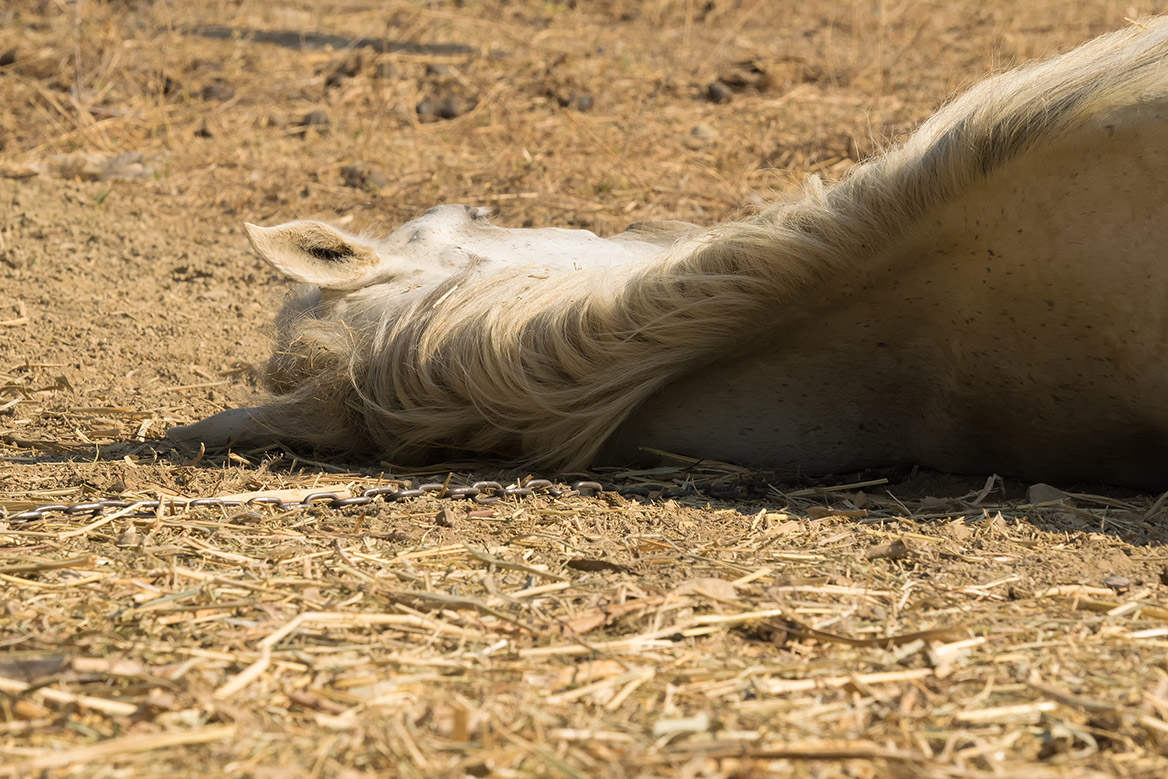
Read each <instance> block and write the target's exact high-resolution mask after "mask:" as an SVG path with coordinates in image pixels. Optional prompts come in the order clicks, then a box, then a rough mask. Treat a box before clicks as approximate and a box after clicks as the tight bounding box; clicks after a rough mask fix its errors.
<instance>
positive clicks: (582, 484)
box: [0, 479, 663, 523]
mask: <svg viewBox="0 0 1168 779" xmlns="http://www.w3.org/2000/svg"><path fill="white" fill-rule="evenodd" d="M628 489H629V488H624V489H618V488H616V487H613V486H612V485H608V486H604V485H602V484H600V482H595V481H578V482H575V483H574V484H572V486H570V487H561V486H556V485H555V484H554V483H552V482H551V481H549V480H548V479H532V480H530V481H528V482H526V483H524V484H523V485H522V486H520V485H516V486H514V487H504V486H503V485H502V484H500V483H499V482H497V481H476V482H475V483H474V484H471V485H470V486H466V487H451V486H449V485H448V484H442V483H434V484H422V485H420V486H418V487H409V488H406V489H398V488H397V487H389V486H382V487H371V488H369V489H367V490H364V491H363V492H361V494H359V495H355V496H347V495H338V494H337V493H335V492H313V493H310V494H308V495H305V496H304V497H303V498H302V499H301V500H295V501H286V500H283V499H281V498H279V497H276V496H274V495H258V496H256V497H254V498H248V499H247V500H235V499H232V498H189V499H188V498H160V499H156V500H139V501H128V500H120V499H116V498H114V499H109V500H93V501H86V502H84V503H46V504H44V505H42V506H37V507H35V508H31V509H28V510H26V511H21V512H19V513H17V514H9V513H8V512H7V511H3V510H0V519H5V520H7V521H8V522H10V523H24V522H35V521H37V520H40V519H45V518H46V517H47V516H49V515H51V514H63V515H65V516H68V517H74V516H79V515H83V514H88V515H95V516H96V515H99V514H104V513H105V512H107V511H111V510H112V511H117V510H122V509H133V511H132V512H130V514H128V515H127V516H129V515H133V516H151V515H154V514H155V513H156V512H158V511H170V512H175V511H181V510H183V509H208V508H249V507H260V506H270V507H271V508H274V509H275V510H277V511H292V510H295V509H302V508H313V507H316V508H321V507H323V508H328V509H342V508H346V507H348V506H368V505H369V504H371V503H373V502H374V501H376V500H380V501H381V502H383V503H399V502H401V501H404V500H409V499H411V498H420V497H422V496H424V495H432V496H434V497H436V498H449V499H463V500H473V501H474V502H475V503H480V504H490V503H497V502H499V501H500V500H502V499H503V498H526V497H530V496H531V495H536V494H540V495H548V496H550V497H553V498H562V497H567V496H570V495H587V496H592V495H597V494H598V493H600V492H603V491H616V492H621V493H625V492H626V491H627V490H628ZM661 489H663V488H661ZM635 492H639V490H635ZM630 494H635V493H630Z"/></svg>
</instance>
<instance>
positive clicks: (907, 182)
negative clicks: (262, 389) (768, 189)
mask: <svg viewBox="0 0 1168 779" xmlns="http://www.w3.org/2000/svg"><path fill="white" fill-rule="evenodd" d="M1166 120H1168V24H1165V23H1164V22H1155V23H1152V24H1149V25H1148V27H1147V28H1145V29H1139V30H1135V29H1133V30H1128V31H1123V32H1119V33H1114V34H1112V35H1110V36H1105V37H1103V38H1101V39H1097V40H1096V41H1093V42H1091V43H1088V44H1086V45H1085V46H1083V47H1080V48H1079V49H1077V50H1076V51H1074V52H1071V53H1069V54H1066V55H1063V56H1061V57H1057V58H1054V59H1051V60H1048V61H1046V62H1042V63H1038V64H1035V65H1030V66H1027V67H1024V68H1022V69H1020V70H1018V71H1015V72H1013V73H1010V74H1006V75H1004V76H1001V77H998V78H996V79H991V80H989V81H987V82H984V83H983V84H981V85H979V86H978V87H975V88H974V89H973V90H971V91H970V92H969V93H967V94H966V95H965V96H964V97H962V98H961V99H959V100H957V101H955V102H954V103H953V104H951V105H950V106H948V107H947V108H945V109H944V110H942V111H941V112H940V113H939V114H938V115H937V116H935V117H934V118H933V119H931V120H930V121H929V122H927V123H926V124H925V125H924V126H923V127H922V128H921V129H920V130H918V132H917V133H916V134H914V136H913V137H912V138H910V139H909V140H908V141H907V142H906V143H905V144H904V145H903V146H901V147H899V148H897V149H894V150H892V151H890V152H888V153H887V154H885V155H884V156H882V157H880V158H877V159H875V160H873V161H870V162H868V163H865V164H864V165H861V166H857V168H855V169H853V171H852V172H851V173H850V174H849V175H848V176H847V177H845V179H844V180H842V181H841V182H840V183H839V184H837V185H835V186H833V187H831V188H826V189H825V188H822V187H821V186H820V185H818V184H817V183H816V182H811V183H810V184H809V188H808V191H807V192H806V193H805V196H804V197H803V199H801V200H796V201H792V202H788V203H780V204H777V205H775V206H771V207H769V208H768V209H766V210H764V211H762V212H761V213H759V214H758V215H757V216H755V217H753V218H751V219H747V220H744V221H741V222H733V223H729V224H726V225H722V226H719V227H715V228H711V229H709V230H705V231H700V230H698V229H697V228H694V227H693V226H690V225H685V224H682V223H666V224H647V225H641V226H637V227H634V228H632V229H630V231H628V232H626V233H623V234H621V235H620V236H614V237H613V238H610V239H600V238H597V237H596V236H594V235H592V234H591V233H587V232H584V231H559V230H504V229H502V228H497V227H494V226H491V225H489V223H487V222H486V221H485V219H483V217H482V214H481V213H480V212H479V211H477V210H473V209H463V208H461V207H442V208H440V209H437V210H432V211H431V212H428V213H427V214H426V215H423V217H421V218H420V219H418V220H415V221H414V222H411V223H409V224H407V225H406V226H404V227H403V228H401V229H399V230H398V231H396V232H395V233H394V234H393V235H391V236H390V238H389V239H386V240H385V241H368V240H366V239H361V238H358V237H355V236H349V235H346V234H344V233H341V232H340V231H336V230H334V229H333V228H330V227H328V226H327V225H321V224H319V223H310V222H296V223H291V224H290V225H285V226H282V227H277V228H253V227H250V226H249V234H250V237H251V239H252V242H253V245H254V246H255V248H256V250H257V251H258V253H259V254H260V255H261V256H262V257H264V258H265V259H267V260H268V261H269V262H270V263H271V264H272V265H273V266H275V267H276V268H278V269H279V270H281V271H282V272H283V273H285V274H286V275H289V276H290V277H292V278H294V279H296V280H298V281H301V282H305V283H306V284H307V285H308V286H307V287H305V288H303V289H302V290H301V291H300V292H298V293H296V294H295V295H293V297H292V298H291V299H290V302H289V303H288V304H287V306H286V308H285V312H284V314H283V315H282V317H281V320H280V325H279V329H280V337H279V343H278V347H277V350H276V354H275V356H274V357H273V358H272V362H271V364H270V365H269V369H268V375H267V383H268V385H269V387H270V388H271V389H272V390H273V392H274V393H275V394H274V396H273V398H272V399H271V402H270V403H269V404H268V405H266V406H262V407H258V408H254V409H237V410H232V411H228V412H223V413H222V414H219V415H216V416H214V417H210V418H209V419H207V420H204V421H202V422H199V423H196V424H194V425H191V426H187V427H183V428H177V429H175V430H173V431H171V433H170V435H171V437H172V438H173V439H175V440H176V441H178V442H179V443H192V444H193V443H195V442H202V443H205V444H206V445H208V446H209V447H212V448H223V447H226V446H229V445H233V444H234V445H243V444H254V443H261V442H264V441H267V440H272V439H276V438H282V439H285V440H301V441H307V442H309V443H313V444H317V445H320V446H324V447H329V448H339V449H349V450H353V449H368V450H372V451H375V452H377V453H378V454H380V455H381V456H382V457H387V458H390V459H393V460H395V461H398V462H406V461H415V460H426V459H435V458H441V457H443V456H449V455H451V454H459V455H465V454H467V453H469V454H472V455H491V456H502V457H506V458H511V459H515V460H520V461H524V462H527V463H530V464H532V465H542V466H552V467H557V466H558V467H577V466H581V465H586V464H589V463H591V462H595V461H605V462H614V463H627V462H632V461H638V460H642V459H644V457H645V455H644V454H643V452H642V448H643V447H650V448H656V449H663V450H667V451H670V452H675V453H677V454H684V455H690V456H696V457H709V458H713V459H719V460H728V461H733V462H738V463H742V464H746V465H758V466H764V467H776V468H783V469H797V468H798V469H803V470H805V471H811V472H818V471H821V472H831V471H841V470H849V469H855V468H861V467H868V466H880V465H890V464H899V463H920V464H924V465H928V466H931V467H934V468H938V469H941V470H952V471H966V472H985V471H991V470H992V471H997V472H1001V473H1014V474H1020V475H1025V476H1029V477H1032V478H1043V479H1048V480H1058V479H1083V478H1091V479H1095V480H1101V481H1110V482H1115V483H1126V484H1135V485H1140V486H1150V487H1163V486H1164V484H1165V482H1168V402H1166V401H1165V399H1166V398H1168V314H1166V313H1165V310H1166V307H1165V303H1166V302H1168V260H1166V259H1165V253H1166V252H1168V248H1166V247H1168V219H1166V218H1165V217H1166V216H1168V213H1166V210H1168V205H1166V204H1168V143H1166V141H1168V129H1166V128H1168V124H1166Z"/></svg>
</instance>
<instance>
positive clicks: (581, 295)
mask: <svg viewBox="0 0 1168 779" xmlns="http://www.w3.org/2000/svg"><path fill="white" fill-rule="evenodd" d="M1166 54H1168V22H1164V21H1155V22H1152V23H1149V24H1148V25H1147V26H1133V27H1131V28H1128V29H1125V30H1122V31H1118V32H1115V33H1112V34H1110V35H1107V36H1104V37H1102V38H1099V39H1096V40H1094V41H1092V42H1090V43H1088V44H1086V45H1084V46H1081V47H1080V48H1078V49H1076V50H1074V51H1073V52H1071V53H1068V54H1065V55H1063V56H1059V57H1055V58H1053V59H1049V60H1046V61H1042V62H1038V63H1034V64H1030V65H1027V66H1024V67H1022V68H1019V69H1017V70H1014V71H1011V72H1009V73H1006V74H1004V75H1002V76H998V77H995V78H992V79H989V80H987V81H985V82H983V83H981V84H979V85H977V86H975V87H974V88H973V89H971V90H970V91H968V92H967V93H966V94H964V95H963V96H962V97H960V98H959V99H957V100H955V101H954V102H953V103H951V104H950V105H949V106H947V107H946V108H944V109H943V110H941V111H940V112H939V113H938V114H936V115H935V116H934V117H933V118H931V119H930V120H929V121H928V122H926V123H925V124H924V125H923V126H922V127H921V128H920V129H919V130H918V131H917V132H916V133H915V134H914V135H913V136H912V137H911V138H909V139H908V141H907V142H905V143H904V144H903V145H901V146H899V147H897V148H895V149H892V150H890V151H888V152H886V153H885V154H883V155H882V156H880V157H878V158H876V159H873V160H871V161H869V162H867V163H865V164H863V165H860V166H857V167H856V168H854V169H853V170H852V171H851V172H850V173H849V175H847V176H845V177H844V178H843V180H842V181H840V182H839V183H838V184H836V185H834V186H831V187H824V186H823V185H822V184H820V183H819V182H818V180H812V181H810V182H809V183H808V185H807V187H806V190H805V192H804V194H803V196H802V197H801V198H800V199H797V200H792V201H789V202H783V203H779V204H775V205H773V206H770V207H768V208H766V209H765V210H762V211H761V212H759V213H758V214H756V215H755V216H753V217H752V218H749V219H745V220H743V221H738V222H732V223H728V224H724V225H721V226H718V227H715V228H712V229H710V230H707V231H705V232H703V233H700V234H698V235H697V236H696V237H693V238H690V239H687V240H684V241H682V242H680V243H678V244H677V245H675V246H674V247H673V248H671V249H668V250H663V252H662V253H661V254H660V255H659V256H658V257H656V258H655V259H654V260H653V261H652V262H649V263H645V264H643V265H638V266H635V267H629V268H625V269H623V270H622V271H621V272H618V273H614V272H613V271H612V270H611V269H589V268H584V269H582V270H579V271H577V272H572V273H567V274H564V275H561V276H555V277H552V278H549V279H531V278H529V277H528V276H526V275H525V274H524V273H522V272H518V271H516V272H500V273H495V274H491V275H485V276H482V275H475V274H474V273H473V272H467V273H464V274H460V275H458V276H455V277H453V278H450V279H449V280H448V281H446V282H445V283H443V284H441V285H439V286H438V288H436V289H434V290H433V291H432V292H430V293H429V294H427V295H425V296H422V297H420V298H419V299H417V300H415V302H413V303H411V304H409V306H408V307H407V308H405V310H401V311H396V312H394V316H393V317H392V318H383V319H382V320H377V319H375V318H373V319H372V320H371V319H370V318H369V317H365V318H361V317H357V318H354V319H352V320H351V321H341V322H336V321H326V320H325V319H318V318H315V317H313V316H302V315H299V314H298V313H297V312H301V311H303V310H304V309H305V308H306V307H308V308H309V311H310V312H311V306H308V305H307V304H306V303H305V302H304V301H303V300H301V301H300V302H298V303H294V304H293V305H291V306H290V307H289V310H290V311H291V312H293V313H292V314H290V315H289V316H287V317H285V319H284V322H283V324H282V326H281V328H282V329H281V336H280V340H281V343H280V346H279V348H278V349H277V355H276V357H274V358H273V360H272V363H271V365H270V366H269V375H268V384H269V386H270V388H271V389H272V390H273V391H274V392H275V393H276V396H275V397H274V398H273V400H272V406H271V408H273V413H272V414H271V416H270V417H269V418H268V419H266V420H265V421H266V423H268V424H270V425H272V426H273V427H274V428H276V432H278V433H279V432H282V431H286V432H287V433H288V434H289V435H290V437H294V438H296V439H300V440H305V439H307V440H309V441H310V442H314V443H317V444H319V445H323V446H326V447H338V448H345V449H351V448H354V446H368V447H371V448H375V449H376V450H377V451H378V452H379V454H381V456H383V457H385V458H387V459H390V460H394V461H397V462H405V461H411V460H419V459H428V458H433V457H436V456H441V455H444V454H450V453H452V452H457V451H464V452H470V453H476V454H498V455H501V456H505V457H508V458H511V459H517V460H522V461H525V462H528V463H530V464H532V465H540V466H544V467H549V466H550V467H560V468H574V467H579V466H583V465H587V464H588V463H589V462H590V461H591V460H592V459H593V458H594V457H595V455H596V453H597V451H598V449H599V448H600V446H601V445H602V444H603V443H604V441H605V440H606V439H607V438H608V437H609V436H610V435H611V434H612V432H613V431H614V429H615V428H616V427H617V426H618V425H619V424H620V423H621V422H622V421H623V420H625V419H626V418H627V417H628V415H629V414H630V412H631V411H633V410H634V409H635V408H636V407H637V406H638V404H640V403H642V402H643V401H644V400H645V399H646V398H647V397H649V396H650V395H651V394H652V393H654V392H656V391H657V390H659V389H660V388H661V387H663V386H664V385H666V384H668V383H670V382H671V381H674V380H676V379H677V378H678V377H680V376H683V375H686V374H688V373H691V372H693V371H694V370H695V368H696V367H698V366H700V365H702V364H703V363H706V362H708V361H710V360H711V359H712V358H713V357H714V356H716V355H718V354H719V353H721V352H723V351H725V350H726V349H728V348H730V347H732V346H734V345H736V344H739V343H741V342H743V340H744V339H749V338H752V337H759V336H761V335H765V334H774V333H776V332H778V333H781V326H782V323H783V322H784V319H785V317H787V316H788V314H787V312H789V311H795V310H798V309H799V308H800V307H801V306H803V305H805V303H806V301H807V300H808V299H810V296H812V295H815V294H816V293H817V290H820V289H822V288H823V286H824V285H828V284H830V283H831V282H832V280H833V279H837V278H840V277H841V276H843V275H846V274H853V273H856V272H857V271H863V270H864V269H865V267H866V266H869V265H871V264H872V263H874V262H876V261H877V260H879V259H880V258H889V257H895V251H896V247H897V245H898V241H903V240H904V238H905V236H906V235H908V234H910V233H911V232H912V231H914V230H919V229H920V228H921V225H923V224H925V223H926V222H927V220H929V219H930V217H931V214H933V213H934V212H935V211H936V210H937V209H939V208H940V207H942V206H944V205H946V204H951V203H953V202H954V201H956V200H958V199H959V198H961V197H962V196H963V195H964V194H965V193H966V192H968V191H969V190H970V188H971V187H973V186H975V185H976V184H978V183H979V182H981V181H983V180H985V178H986V177H987V176H989V175H990V174H992V173H1002V172H1003V171H1008V169H1009V166H1010V165H1011V164H1013V163H1015V162H1016V161H1018V160H1020V159H1021V158H1023V157H1025V156H1026V155H1028V154H1031V153H1033V152H1035V151H1038V150H1041V149H1043V148H1047V147H1049V146H1050V145H1051V144H1052V143H1054V142H1057V141H1059V140H1062V139H1065V138H1068V137H1071V136H1073V135H1075V134H1076V133H1079V132H1082V131H1085V130H1090V131H1095V132H1098V131H1099V129H1100V128H1102V127H1106V126H1107V125H1108V124H1110V123H1115V122H1120V121H1123V118H1124V117H1125V116H1128V115H1129V114H1128V112H1137V113H1140V114H1141V115H1145V116H1146V115H1147V114H1146V112H1148V111H1152V112H1161V111H1163V110H1164V109H1165V107H1166V105H1168V104H1166V103H1165V100H1164V98H1165V94H1166V93H1168V66H1166V64H1165V56H1166ZM1117 175H1118V174H1117ZM321 310H322V311H326V310H327V309H325V308H324V307H323V306H322V308H321ZM338 420H340V422H339V424H338Z"/></svg>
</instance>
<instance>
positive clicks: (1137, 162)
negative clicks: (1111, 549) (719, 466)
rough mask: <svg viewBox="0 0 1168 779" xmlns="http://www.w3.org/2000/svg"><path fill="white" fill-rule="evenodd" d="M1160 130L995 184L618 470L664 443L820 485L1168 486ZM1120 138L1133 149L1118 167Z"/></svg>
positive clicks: (1167, 245)
mask: <svg viewBox="0 0 1168 779" xmlns="http://www.w3.org/2000/svg"><path fill="white" fill-rule="evenodd" d="M1113 118H1114V117H1113ZM1145 118H1146V119H1148V120H1149V121H1150V122H1151V126H1150V127H1149V126H1145V124H1144V119H1145ZM1166 118H1168V117H1166ZM1158 121H1160V120H1159V117H1157V116H1147V117H1139V121H1138V122H1137V123H1136V124H1135V126H1131V127H1125V128H1117V127H1111V128H1100V129H1099V130H1098V131H1097V134H1096V133H1095V132H1093V133H1086V134H1084V135H1083V136H1082V137H1077V138H1075V139H1073V141H1070V142H1067V143H1061V144H1057V145H1054V146H1051V147H1049V148H1047V149H1045V150H1043V152H1042V153H1041V154H1038V155H1034V156H1033V157H1032V158H1030V159H1028V160H1027V161H1026V162H1025V163H1024V164H1023V165H1022V166H1020V167H1018V168H1011V169H1010V170H1003V171H999V172H998V173H996V174H994V175H991V176H989V177H988V178H987V180H986V181H984V182H983V183H981V184H980V185H979V186H977V187H974V188H971V190H970V191H968V192H967V193H966V195H965V197H963V198H962V199H961V200H960V201H958V202H951V203H947V204H945V205H944V206H942V207H941V208H939V209H938V210H937V212H936V214H935V215H934V217H933V218H928V219H923V220H921V221H920V223H919V225H918V228H917V229H916V230H915V231H914V234H912V235H906V236H905V237H904V239H903V241H902V242H901V243H900V245H898V246H897V247H895V248H894V249H892V250H891V251H890V252H889V253H888V254H887V255H886V256H883V257H878V258H876V259H875V261H874V262H872V263H871V264H870V265H867V266H866V268H865V269H861V270H860V272H858V273H857V274H856V275H855V276H853V277H851V278H844V279H838V280H834V281H833V282H831V283H829V284H828V285H825V287H824V289H823V290H822V291H821V292H820V293H819V294H818V295H812V296H810V301H811V302H809V304H808V305H807V307H806V309H805V310H804V311H803V312H801V313H800V314H799V315H798V316H797V317H794V318H790V317H786V316H785V317H783V319H782V322H781V324H780V325H779V326H778V327H776V328H774V329H772V330H771V332H769V333H767V334H765V335H763V336H762V337H751V338H749V339H743V340H742V342H741V343H740V344H739V346H738V348H737V349H735V350H734V351H733V352H732V353H731V354H729V355H726V356H723V357H721V358H719V359H717V360H716V361H714V362H713V363H710V364H709V365H707V366H705V367H703V368H702V369H700V370H698V371H696V372H694V373H693V374H692V375H690V376H688V377H686V378H683V379H681V380H679V381H677V382H674V383H671V384H670V385H669V386H667V387H665V388H663V389H661V390H659V391H658V392H657V393H656V394H655V395H653V396H652V397H650V398H649V399H648V400H647V401H646V402H644V403H643V404H641V406H639V407H638V409H637V410H636V411H634V412H633V413H632V414H631V415H630V417H629V418H628V419H627V420H626V421H625V422H624V423H623V424H622V426H621V427H620V428H619V429H618V430H617V432H616V434H615V435H614V436H613V437H612V438H611V439H610V440H609V441H608V442H606V445H605V449H604V450H603V454H602V457H601V459H602V460H607V461H612V462H627V461H629V460H636V459H637V452H638V451H639V449H640V447H645V446H648V447H652V448H655V449H662V450H666V451H670V452H680V453H701V454H702V455H703V456H706V457H709V458H713V459H718V460H723V461H728V462H735V463H745V464H750V465H756V466H762V467H778V468H786V469H790V468H793V467H799V468H802V469H804V470H806V471H808V472H812V473H815V472H832V471H840V470H849V469H856V468H863V467H867V466H871V465H873V464H876V463H881V464H914V463H915V464H926V465H929V466H931V467H933V468H936V469H938V470H944V471H953V472H966V473H969V472H973V473H978V472H986V471H998V472H1002V473H1021V474H1026V475H1029V476H1032V477H1034V478H1039V479H1047V480H1051V481H1059V480H1062V481H1067V480H1084V479H1094V480H1098V481H1107V482H1113V483H1125V484H1141V485H1153V484H1157V483H1165V481H1168V307H1166V303H1168V218H1166V217H1168V213H1166V206H1165V204H1168V147H1165V146H1164V145H1163V137H1164V133H1163V132H1162V131H1161V130H1160V128H1159V127H1158V126H1156V123H1157V122H1158ZM1104 140H1106V143H1107V144H1108V148H1109V149H1122V153H1114V152H1111V151H1109V152H1108V153H1107V154H1106V155H1105V156H1104V157H1102V158H1101V157H1100V152H1099V149H1100V144H1101V142H1102V141H1104ZM1101 163H1102V164H1101ZM1083 215H1089V218H1088V217H1085V216H1083Z"/></svg>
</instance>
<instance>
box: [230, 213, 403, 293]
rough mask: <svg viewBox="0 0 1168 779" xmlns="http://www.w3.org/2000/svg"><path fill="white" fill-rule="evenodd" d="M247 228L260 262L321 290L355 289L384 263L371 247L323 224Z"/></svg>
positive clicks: (298, 223)
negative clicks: (381, 262)
mask: <svg viewBox="0 0 1168 779" xmlns="http://www.w3.org/2000/svg"><path fill="white" fill-rule="evenodd" d="M244 227H246V228H247V237H248V240H250V241H251V245H252V247H253V248H254V249H255V251H256V254H258V255H259V256H260V258H261V259H263V260H264V261H265V262H267V263H268V264H269V265H271V266H272V267H273V268H275V269H276V270H278V271H280V273H283V274H284V275H285V276H287V277H289V278H291V279H295V280H296V281H302V282H305V283H307V284H314V285H316V286H318V287H320V288H321V289H335V290H348V289H356V288H358V287H360V286H362V283H363V282H364V281H365V279H367V278H368V276H369V274H370V272H371V271H372V270H374V269H375V268H376V267H377V266H378V264H379V263H380V261H381V258H380V256H379V255H378V254H377V249H376V248H374V246H373V245H372V244H369V243H366V242H364V241H362V240H361V239H359V238H357V237H355V236H352V235H349V234H348V233H343V232H341V231H340V230H338V229H336V228H335V227H330V226H329V225H326V224H325V223H323V222H315V221H306V220H300V221H296V222H288V223H287V224H282V225H278V226H277V227H258V226H256V225H253V224H245V225H244Z"/></svg>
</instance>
